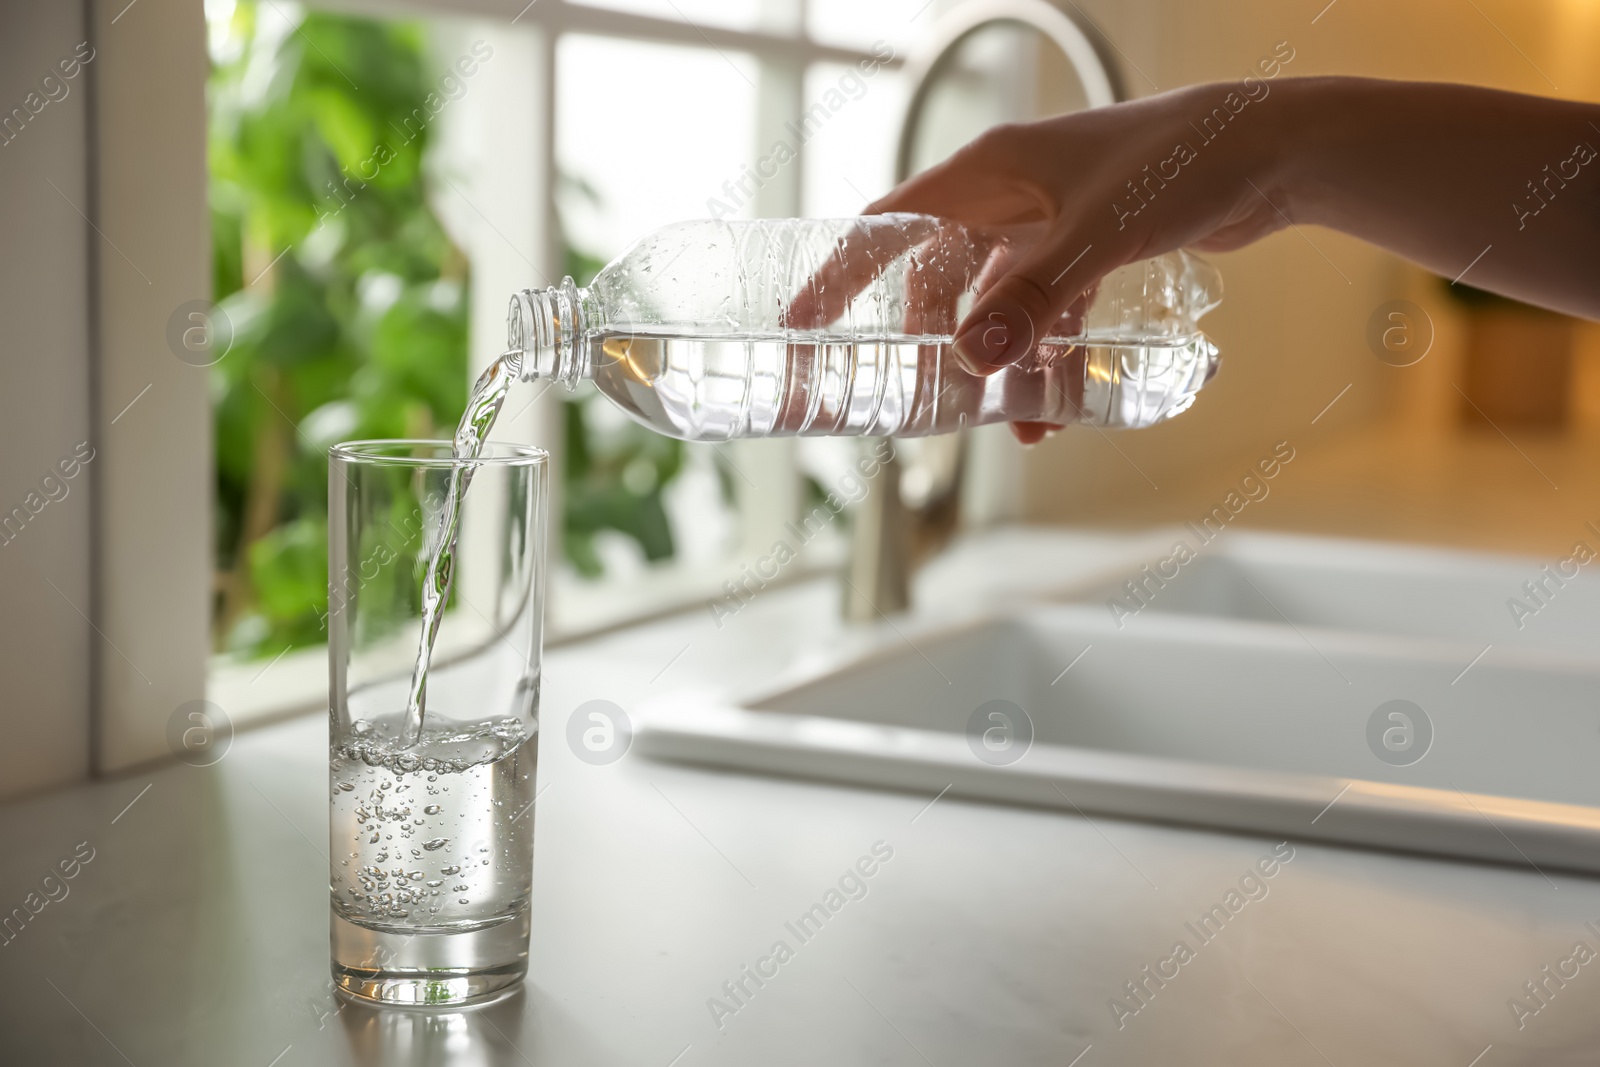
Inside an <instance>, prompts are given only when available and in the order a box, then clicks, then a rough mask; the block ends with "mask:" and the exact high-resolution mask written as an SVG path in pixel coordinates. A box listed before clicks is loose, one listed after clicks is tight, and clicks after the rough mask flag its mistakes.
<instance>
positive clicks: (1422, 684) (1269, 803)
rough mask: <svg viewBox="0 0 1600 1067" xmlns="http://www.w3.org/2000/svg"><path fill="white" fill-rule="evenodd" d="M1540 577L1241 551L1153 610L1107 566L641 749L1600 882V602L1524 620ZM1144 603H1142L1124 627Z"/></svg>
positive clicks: (1257, 546)
mask: <svg viewBox="0 0 1600 1067" xmlns="http://www.w3.org/2000/svg"><path fill="white" fill-rule="evenodd" d="M1219 547H1220V546H1219ZM1141 566H1142V564H1140V563H1134V564H1132V565H1131V566H1130V567H1129V568H1128V570H1127V577H1128V578H1132V577H1139V578H1142V577H1143V574H1144V572H1143V571H1142V570H1141V569H1140V568H1141ZM1541 566H1542V564H1541V563H1535V562H1530V561H1527V560H1520V559H1514V558H1504V557H1494V556H1483V555H1475V554H1465V553H1448V552H1442V551H1423V550H1419V549H1412V548H1402V547H1395V546H1383V545H1369V544H1355V543H1347V542H1337V541H1328V540H1322V539H1314V538H1296V537H1286V536H1270V535H1251V536H1249V537H1238V538H1236V539H1234V540H1232V541H1231V542H1230V543H1229V545H1228V546H1227V550H1226V551H1217V552H1214V553H1210V554H1202V555H1201V556H1199V557H1198V558H1195V559H1193V560H1191V561H1189V562H1188V563H1186V564H1184V565H1183V566H1182V567H1181V568H1179V573H1178V575H1177V577H1175V578H1172V579H1170V580H1168V581H1166V582H1165V584H1164V585H1159V586H1158V585H1156V584H1154V583H1150V584H1148V585H1147V586H1146V595H1145V598H1144V600H1145V602H1144V603H1143V604H1142V605H1141V604H1139V602H1138V601H1128V600H1126V596H1127V593H1126V590H1125V587H1123V586H1122V583H1121V581H1110V582H1109V583H1108V582H1107V581H1106V580H1105V579H1104V578H1103V577H1102V578H1101V579H1100V580H1099V581H1091V582H1088V583H1086V584H1085V585H1084V586H1083V588H1082V589H1081V590H1080V591H1078V592H1076V593H1075V594H1072V595H1069V596H1066V597H1063V598H1061V599H1060V600H1058V601H1057V602H1053V603H1044V604H1034V605H1031V606H1023V607H1016V608H1012V609H1009V610H1007V611H1004V612H1002V613H998V614H994V615H992V616H990V617H986V618H980V619H977V620H973V621H969V622H967V623H965V624H963V625H962V626H959V627H956V628H944V629H939V628H937V626H936V624H933V623H930V622H928V621H927V620H917V619H907V620H905V621H904V622H903V623H900V624H897V625H896V626H895V627H894V630H895V633H896V634H897V635H898V637H899V638H900V639H899V640H898V641H897V642H895V643H893V644H880V645H878V646H877V647H875V648H874V649H873V650H872V651H870V652H867V653H865V654H862V655H860V656H857V657H854V658H851V657H840V658H838V659H836V660H834V661H832V662H826V663H815V664H812V665H811V666H810V667H809V668H808V669H807V671H806V672H805V673H804V675H803V676H801V677H795V678H790V679H786V680H785V681H784V682H782V683H781V684H775V685H773V686H772V687H771V688H770V689H769V690H767V691H762V692H753V693H751V692H747V693H740V694H708V693H696V694H688V693H684V694H678V695H677V696H675V697H673V698H671V699H665V700H662V701H660V702H658V703H657V704H655V705H653V706H651V707H649V708H646V709H642V711H641V716H640V720H641V721H640V726H639V735H638V741H637V744H638V745H639V747H640V751H642V752H644V753H645V754H647V755H651V756H654V757H657V758H666V759H675V760H688V761H693V762H699V763H709V764H715V765H721V766H730V767H738V768H744V769H749V770H754V771H761V772H769V773H779V774H787V775H798V776H809V777H817V778H823V779H829V780H835V781H846V782H855V783H860V784H865V785H871V786H875V787H882V788H893V789H902V790H909V791H914V792H918V793H923V794H925V795H927V796H928V797H929V798H930V799H931V798H933V797H934V796H936V795H942V794H944V793H949V794H951V795H960V796H965V797H970V798H975V799H982V800H990V801H997V802H1005V803H1016V804H1027V805H1034V806H1043V807H1050V808H1058V809H1064V810H1068V811H1078V812H1082V813H1086V814H1087V813H1107V814H1113V815H1121V816H1127V817H1134V818H1141V819H1153V820H1160V821H1167V822H1177V823H1184V824H1191V825H1203V826H1210V827H1219V828H1224V829H1235V830H1241V831H1248V832H1253V833H1270V834H1275V835H1282V836H1285V837H1289V838H1319V839H1324V840H1333V841H1341V842H1347V843H1350V844H1356V845H1365V846H1373V847H1382V848H1392V849H1402V850H1410V851H1420V852H1429V853H1435V854H1444V855H1452V856H1461V857H1466V858H1471V859H1478V860H1489V861H1496V862H1504V863H1515V864H1524V865H1526V864H1532V865H1533V866H1535V867H1538V868H1539V869H1541V870H1542V869H1545V868H1546V867H1550V868H1568V869H1576V870H1585V871H1596V872H1600V775H1597V774H1596V773H1595V768H1596V767H1597V766H1600V714H1597V711H1596V708H1595V701H1594V695H1595V693H1596V692H1600V655H1597V654H1596V652H1595V650H1594V649H1593V648H1592V647H1591V645H1592V644H1593V643H1595V642H1592V641H1591V640H1590V635H1595V636H1600V634H1595V631H1596V620H1597V619H1600V590H1597V588H1596V584H1595V583H1594V582H1591V581H1590V580H1589V578H1588V576H1587V575H1583V574H1581V573H1580V574H1579V575H1578V576H1577V577H1563V584H1562V585H1561V586H1559V587H1558V586H1556V585H1555V584H1554V583H1553V582H1547V583H1546V589H1547V593H1546V595H1545V596H1544V598H1543V602H1542V604H1541V605H1539V607H1538V610H1537V611H1536V612H1535V613H1534V614H1532V615H1531V616H1528V617H1526V618H1525V619H1524V620H1523V621H1524V623H1525V625H1524V626H1523V627H1522V628H1521V629H1518V628H1517V627H1516V626H1515V625H1514V624H1513V622H1512V616H1511V613H1510V611H1509V609H1508V608H1507V607H1506V601H1507V599H1508V598H1510V597H1513V596H1519V595H1520V596H1521V598H1522V599H1524V600H1525V601H1527V600H1528V598H1527V596H1526V593H1525V592H1524V591H1523V590H1522V589H1521V583H1522V582H1524V581H1529V580H1537V579H1538V578H1539V577H1540V575H1541V571H1540V568H1541ZM1169 573H1170V568H1169ZM1124 580H1126V579H1124ZM1119 590H1120V591H1121V592H1120V594H1119ZM1117 595H1120V596H1122V597H1123V598H1124V603H1125V604H1133V605H1135V606H1138V607H1139V610H1138V611H1137V612H1136V613H1132V612H1113V611H1112V610H1110V609H1109V608H1108V607H1107V605H1106V603H1105V601H1106V599H1107V598H1108V597H1112V596H1117ZM1530 603H1531V602H1530Z"/></svg>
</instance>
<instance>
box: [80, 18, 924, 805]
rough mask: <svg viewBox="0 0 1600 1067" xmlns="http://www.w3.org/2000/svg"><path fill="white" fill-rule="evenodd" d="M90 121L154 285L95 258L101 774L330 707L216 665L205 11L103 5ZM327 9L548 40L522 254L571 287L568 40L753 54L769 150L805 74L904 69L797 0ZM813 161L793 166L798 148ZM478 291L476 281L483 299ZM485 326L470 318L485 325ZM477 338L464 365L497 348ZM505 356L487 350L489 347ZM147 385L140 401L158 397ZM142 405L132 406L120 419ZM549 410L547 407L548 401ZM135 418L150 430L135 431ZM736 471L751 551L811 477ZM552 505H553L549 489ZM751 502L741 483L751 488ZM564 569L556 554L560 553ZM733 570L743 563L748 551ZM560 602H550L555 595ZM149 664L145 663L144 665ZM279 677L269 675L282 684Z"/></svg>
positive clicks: (295, 674) (633, 599) (98, 176)
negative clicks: (210, 710)
mask: <svg viewBox="0 0 1600 1067" xmlns="http://www.w3.org/2000/svg"><path fill="white" fill-rule="evenodd" d="M89 6H90V20H91V29H92V38H91V39H92V41H93V42H94V43H95V44H96V46H97V48H99V49H100V53H101V54H100V58H99V59H98V61H97V62H96V63H95V64H94V66H93V68H92V69H93V75H94V79H95V81H94V86H95V88H94V96H93V100H94V118H93V120H92V122H91V130H90V134H89V141H90V149H91V152H90V154H91V164H90V179H91V185H92V188H93V191H94V195H93V197H92V203H93V211H92V212H91V214H92V216H93V218H94V222H95V225H96V226H97V228H98V229H99V230H100V231H102V234H103V236H105V237H107V239H108V240H115V241H116V242H117V245H118V246H120V247H123V248H129V247H132V248H137V249H138V250H139V253H140V258H141V264H140V265H141V267H143V268H144V272H145V273H146V274H148V276H149V280H148V281H146V280H145V279H144V278H142V277H140V276H138V275H136V274H134V273H133V272H132V271H127V270H126V268H125V265H124V263H123V260H122V259H121V258H120V257H119V255H118V254H117V253H116V252H114V251H112V250H111V249H110V248H108V247H106V244H105V242H102V243H101V244H100V245H99V246H97V250H96V252H95V258H94V266H93V275H92V277H93V291H92V293H91V296H90V309H91V310H90V319H91V326H92V335H93V341H92V349H93V353H94V355H93V358H94V365H95V376H94V378H95V384H94V391H95V397H94V403H95V407H96V411H97V414H98V416H99V418H100V420H101V425H105V424H107V423H108V422H109V421H110V420H111V419H113V418H116V419H117V420H118V422H119V424H123V423H125V425H119V427H118V429H119V431H121V432H119V433H118V434H116V435H114V436H109V435H108V436H106V437H105V439H104V447H103V453H104V459H102V460H101V461H100V462H99V464H97V469H98V471H99V481H98V483H97V488H96V494H97V499H96V518H95V533H94V542H95V552H94V560H95V581H94V589H95V594H94V604H93V609H92V611H91V613H90V614H91V615H92V616H93V618H94V619H95V626H96V628H97V629H98V630H99V631H100V633H101V636H103V637H104V638H105V640H104V641H103V642H101V643H100V645H99V647H98V648H97V651H96V653H95V657H94V660H93V662H92V663H91V667H90V669H91V674H92V679H93V690H94V694H95V696H94V716H93V723H94V727H93V730H92V738H93V740H92V746H91V747H92V751H91V763H92V765H93V767H94V768H95V770H96V771H97V772H99V773H105V772H110V771H115V770H119V769H122V768H126V767H129V766H133V765H136V764H139V763H144V762H147V761H150V760H153V759H158V758H161V757H164V756H166V755H168V754H169V753H170V751H171V748H170V745H171V742H170V740H169V738H168V734H169V733H170V730H169V724H170V722H171V721H173V720H174V718H175V717H176V718H178V719H181V718H182V715H181V710H182V709H183V708H185V707H188V706H189V703H190V702H192V701H196V700H209V701H211V702H212V703H213V704H214V705H217V706H218V707H219V708H220V709H221V712H222V716H223V719H224V720H225V721H228V722H231V724H232V725H233V726H234V727H238V726H243V725H247V724H249V723H252V722H257V721H264V720H267V719H271V718H278V717H282V716H284V715H289V714H295V713H300V712H304V711H308V710H314V709H315V708H316V707H318V706H320V705H321V704H322V703H323V701H324V699H325V696H326V689H325V685H324V682H325V669H326V668H325V665H324V664H325V652H323V650H322V649H320V648H318V649H304V650H297V651H295V652H291V653H287V654H285V655H283V656H280V657H279V659H278V660H273V661H270V662H268V663H250V664H222V663H216V662H214V657H213V656H212V653H211V637H210V629H211V619H210V599H211V597H210V591H211V585H212V536H211V529H212V506H213V505H212V492H213V484H212V483H213V478H212V474H211V465H212V462H213V461H212V455H211V449H212V442H211V412H210V391H209V384H208V380H207V372H206V371H205V369H204V368H197V367H194V366H190V365H188V364H186V363H184V362H182V361H181V360H179V359H177V358H175V355H174V353H173V352H172V351H170V347H171V346H170V344H169V342H168V340H167V334H168V332H169V327H170V322H169V320H170V319H171V318H172V317H173V316H174V315H175V314H178V311H177V309H179V308H181V307H182V306H184V305H187V304H190V303H192V302H195V301H208V300H209V298H210V220H209V209H208V180H209V179H208V173H207V167H206V117H205V116H206V100H205V97H206V82H207V78H208V75H209V59H208V54H207V44H206V41H207V27H206V22H205V15H204V11H203V8H202V6H201V5H199V4H194V3H192V2H187V0H144V2H143V3H141V4H139V6H138V7H137V8H133V7H131V6H130V5H128V4H127V3H126V0H90V5H89ZM308 6H315V7H318V8H321V9H324V10H331V11H341V12H345V13H348V14H353V15H363V16H369V17H378V18H429V17H447V18H468V19H481V20H484V21H485V22H486V23H491V24H497V25H499V26H501V27H509V26H531V27H532V29H533V30H534V31H535V34H536V38H537V45H536V56H537V59H536V61H535V65H536V68H537V69H536V70H535V71H534V72H533V80H534V83H535V87H534V88H533V90H532V99H530V100H528V101H526V102H525V103H526V109H527V112H528V113H529V115H530V116H531V118H532V121H531V122H529V123H527V124H526V125H525V127H524V128H531V129H532V130H533V131H535V138H534V139H535V140H536V142H537V143H536V144H534V145H532V146H531V151H532V158H533V159H534V161H535V163H534V167H535V169H534V170H533V171H532V172H531V177H532V178H533V181H531V182H530V183H529V184H530V185H531V186H532V189H531V192H532V199H533V204H532V205H531V206H530V205H526V204H525V205H523V207H524V208H525V209H526V210H524V211H523V212H522V215H523V216H524V221H525V223H526V225H524V226H523V227H521V228H522V230H523V231H524V235H525V237H526V239H527V240H528V242H529V244H528V247H530V248H531V249H533V252H532V254H531V256H529V257H526V258H528V259H530V260H531V262H532V263H533V264H534V265H536V266H537V268H538V270H539V271H540V272H542V273H543V274H544V275H545V276H547V277H552V278H553V277H559V274H560V263H561V259H562V256H561V250H560V248H559V239H558V233H559V230H558V228H557V226H556V219H555V204H554V197H553V196H552V195H550V193H551V190H553V189H554V188H555V184H556V183H555V173H556V166H557V161H556V156H555V137H556V112H557V99H556V94H557V85H556V51H557V47H558V44H559V41H560V39H561V37H562V35H564V34H569V33H571V34H586V35H592V36H599V37H613V38H619V39H625V40H633V41H641V42H650V43H658V44H670V45H677V46H684V47H692V48H697V49H704V50H706V51H707V52H708V53H715V52H717V51H719V50H726V51H739V52H744V53H747V54H749V55H751V56H753V57H754V58H755V59H756V61H757V63H758V65H759V68H758V69H759V70H760V72H761V79H760V82H761V85H760V87H759V89H758V93H759V94H760V96H759V99H758V107H757V112H758V121H757V127H758V128H757V129H756V131H755V136H756V143H757V144H765V143H768V142H769V141H771V140H773V139H775V138H776V137H777V136H779V131H780V130H781V128H782V126H783V123H784V122H787V121H798V120H799V117H800V115H801V113H802V111H803V109H804V103H805V95H804V84H805V75H806V72H807V70H808V69H809V67H810V66H811V65H812V64H814V63H855V62H860V61H862V60H872V61H875V62H877V63H878V64H879V65H880V66H882V67H885V68H890V69H892V68H898V67H899V66H901V65H902V63H903V60H902V58H901V57H899V56H895V57H894V58H892V59H890V60H888V61H884V60H882V59H881V58H880V57H878V56H875V55H874V54H873V53H871V52H870V51H868V50H866V49H855V48H850V47H843V46H839V45H835V44H830V43H827V42H822V41H817V40H814V39H812V38H811V37H810V35H809V30H808V27H807V25H806V18H805V15H806V10H805V0H790V3H789V5H788V8H787V10H786V11H781V12H780V13H781V15H782V16H783V17H782V18H781V19H777V20H774V21H773V22H772V24H771V26H770V27H762V28H756V29H733V28H728V27H722V26H714V25H709V24H707V25H700V24H696V23H692V22H690V21H688V20H687V19H666V18H659V17H655V16H651V15H644V14H636V13H632V12H627V11H616V10H609V9H606V8H602V7H589V6H585V5H583V4H577V3H571V2H569V0H534V2H533V3H526V4H525V2H524V0H409V2H407V3H404V4H401V5H391V4H387V3H382V2H379V0H332V2H326V3H322V2H318V3H315V4H313V5H308ZM803 150H804V149H803V147H802V148H801V151H802V152H803ZM783 173H784V177H783V179H782V180H780V181H773V182H769V183H768V184H767V185H766V186H764V187H763V188H762V189H761V190H760V191H759V193H758V196H757V198H756V199H755V201H754V203H753V207H754V210H755V211H756V213H758V214H762V215H797V214H799V213H800V209H801V201H800V197H801V180H802V176H803V174H804V165H803V162H802V161H800V160H797V161H796V162H795V163H794V164H792V165H790V166H789V167H786V168H785V169H784V172H783ZM474 288H475V289H477V288H478V287H477V286H475V287H474ZM487 315H488V312H487V311H485V312H484V314H483V315H481V316H480V315H478V314H476V313H475V314H474V322H475V323H477V322H484V321H487ZM476 333H477V331H476V330H475V331H474V334H475V336H474V341H473V354H472V365H473V366H474V367H476V366H477V365H478V363H479V362H480V361H482V359H483V357H484V353H485V352H486V351H487V348H486V347H485V342H486V339H484V338H478V337H477V336H476ZM488 344H489V346H490V347H492V342H488ZM147 385H148V386H149V389H148V391H146V392H141V390H142V389H144V388H145V387H146V386H147ZM131 397H138V398H139V399H138V400H137V401H136V404H138V405H140V406H142V407H143V411H140V410H139V407H131V408H130V409H129V411H120V410H119V409H122V408H123V406H124V405H125V404H126V403H127V401H128V399H129V398H131ZM557 402H558V399H557V398H556V397H549V398H547V399H546V400H544V401H541V402H540V403H543V404H544V405H545V409H544V410H543V411H539V410H535V411H533V412H531V413H530V419H531V420H532V421H531V422H529V423H528V424H527V425H525V426H524V427H523V428H522V431H523V434H524V435H527V434H528V433H529V432H533V433H536V434H537V436H538V437H539V438H540V439H541V440H542V441H544V442H545V443H546V447H551V445H552V444H553V445H554V447H553V448H551V451H552V453H553V456H552V458H553V460H554V462H553V464H552V467H553V470H554V471H557V472H559V470H560V462H559V459H560V457H559V447H560V437H559V434H550V433H548V432H544V433H539V432H538V429H539V428H540V427H543V428H544V429H546V430H548V429H550V428H552V424H551V422H550V420H551V419H552V418H554V417H555V416H556V415H558V414H559V412H558V411H555V410H552V409H553V408H554V405H555V404H556V403H557ZM535 406H536V407H537V405H535ZM130 412H137V413H138V414H139V415H141V416H143V417H142V418H138V417H133V416H132V415H131V414H130ZM725 451H726V452H728V453H729V456H728V458H730V459H731V460H732V461H733V462H734V463H735V464H736V466H737V467H738V468H739V469H740V470H741V472H743V473H744V475H745V478H744V479H743V481H747V482H749V483H750V484H751V485H753V486H758V487H759V488H758V489H757V490H756V491H755V492H754V493H752V494H751V495H750V497H749V498H748V499H746V500H745V501H743V502H742V504H741V507H740V522H741V532H742V538H741V541H742V543H743V544H745V545H748V546H758V545H763V544H767V543H769V542H770V541H772V540H773V539H775V538H776V537H777V536H778V533H779V531H780V530H781V527H782V524H783V523H784V522H785V521H786V520H788V519H790V518H792V517H793V516H794V515H795V514H798V510H799V505H800V499H801V482H800V476H799V471H798V467H797V465H796V462H795V458H796V451H795V443H794V442H793V441H786V440H772V441H747V442H736V443H735V444H733V445H732V446H730V447H729V448H728V449H725ZM553 481H554V482H555V484H554V485H553V486H552V488H553V490H554V491H553V493H552V505H551V506H552V507H559V499H560V486H559V479H553ZM747 488H748V487H747ZM551 552H552V557H554V556H555V555H556V554H557V553H558V552H559V547H558V546H552V548H551ZM736 555H737V553H736ZM740 562H741V560H739V559H738V558H734V559H730V560H729V561H728V562H727V564H726V566H725V567H723V568H720V569H719V568H701V570H704V571H705V573H698V574H694V575H687V574H684V573H681V570H680V569H678V568H668V570H674V571H680V572H679V573H674V574H671V575H656V576H651V579H650V580H648V581H645V582H642V583H641V582H631V583H630V588H629V594H630V595H629V597H627V598H620V599H619V598H611V603H610V605H609V607H605V608H604V609H603V610H602V609H601V608H599V607H597V606H596V605H590V607H591V609H592V610H588V611H576V612H569V613H566V614H565V615H564V614H563V612H562V609H561V606H560V603H559V600H555V602H554V603H553V608H554V610H553V613H552V617H551V620H550V621H551V623H552V625H551V626H550V628H549V630H548V631H547V632H548V634H549V640H548V641H547V643H550V644H555V643H560V642H562V641H566V640H575V639H577V638H580V637H583V636H588V635H591V634H593V633H597V632H602V631H604V630H608V629H613V628H616V627H618V626H621V625H627V624H629V623H631V622H635V621H640V620H642V619H645V618H650V617H656V616H660V615H663V614H668V613H670V612H672V611H677V610H682V609H683V608H685V607H687V606H689V605H691V604H693V603H694V602H695V601H696V600H697V599H704V598H712V597H715V596H718V595H720V594H721V591H722V587H723V583H724V582H725V581H726V580H727V579H728V578H730V577H732V576H733V575H734V574H735V573H736V571H737V567H738V564H739V563H740ZM837 562H838V559H837V556H835V558H831V559H817V560H814V561H811V562H810V565H809V566H806V565H798V566H796V567H795V568H793V569H792V570H793V574H789V573H786V574H785V576H784V579H785V580H794V579H799V578H803V577H807V576H810V575H813V574H815V573H817V572H818V571H820V570H825V569H831V568H832V567H833V566H834V565H836V564H837ZM553 599H554V598H553ZM135 664H137V666H135ZM268 679H270V681H269V680H268Z"/></svg>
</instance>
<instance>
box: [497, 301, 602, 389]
mask: <svg viewBox="0 0 1600 1067" xmlns="http://www.w3.org/2000/svg"><path fill="white" fill-rule="evenodd" d="M585 295H586V294H585V293H584V291H583V290H581V289H579V288H578V286H577V283H575V282H574V281H573V280H572V278H571V277H567V278H563V279H562V280H561V285H560V286H559V287H557V286H553V285H552V286H550V287H549V288H548V289H524V290H522V292H520V293H516V294H514V295H513V296H512V297H511V306H510V307H509V308H508V309H507V313H506V349H507V351H506V356H507V357H511V358H512V359H513V360H514V361H515V363H516V364H517V377H518V378H520V379H521V380H522V381H532V380H533V379H535V378H549V379H554V380H556V381H562V382H566V383H567V384H569V385H571V384H572V383H574V382H576V381H577V380H578V379H579V378H582V377H585V376H586V375H587V373H588V366H587V362H588V361H587V358H586V353H585V350H584V346H583V343H582V338H583V334H584V314H583V298H584V296H585Z"/></svg>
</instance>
